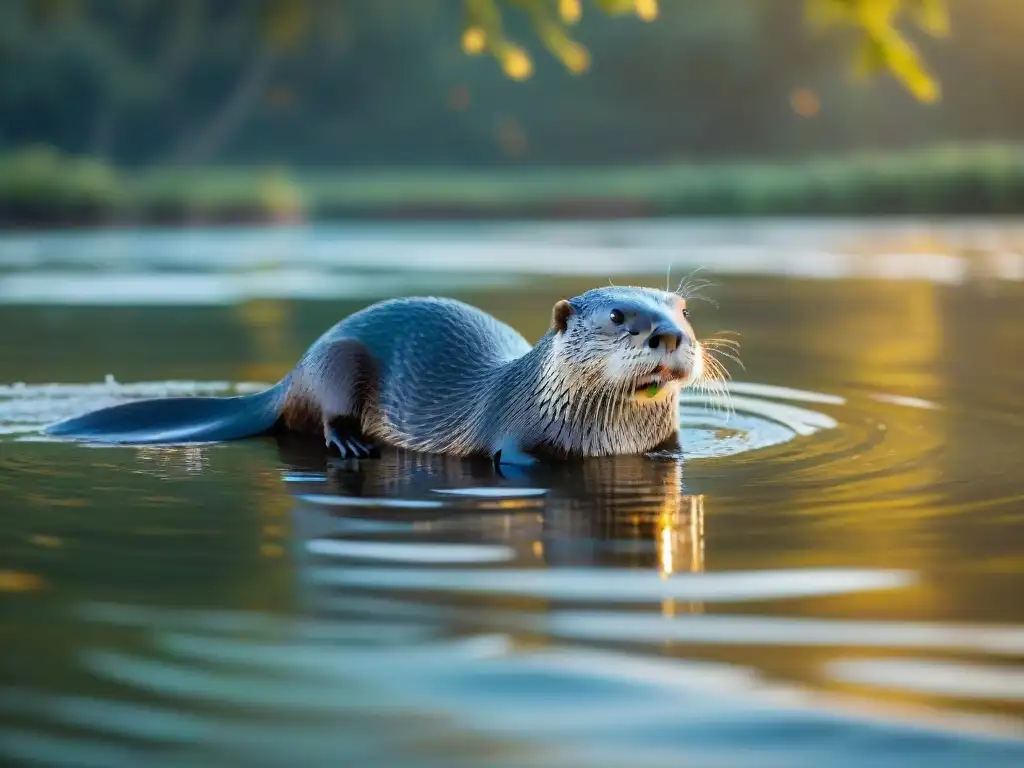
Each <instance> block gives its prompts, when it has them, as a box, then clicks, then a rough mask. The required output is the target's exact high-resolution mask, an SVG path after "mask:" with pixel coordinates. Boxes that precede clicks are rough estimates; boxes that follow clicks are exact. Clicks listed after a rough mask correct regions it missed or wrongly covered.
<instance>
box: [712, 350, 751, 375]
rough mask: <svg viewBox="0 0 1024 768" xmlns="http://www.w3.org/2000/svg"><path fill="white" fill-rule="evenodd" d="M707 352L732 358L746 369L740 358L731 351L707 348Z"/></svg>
mask: <svg viewBox="0 0 1024 768" xmlns="http://www.w3.org/2000/svg"><path fill="white" fill-rule="evenodd" d="M708 354H709V355H721V356H722V357H727V358H729V359H730V360H732V361H733V362H735V363H736V364H737V365H738V366H739V367H740V368H742V369H743V370H744V371H746V370H747V366H745V365H744V364H743V361H742V360H740V359H739V358H738V357H737V356H736V355H734V354H732V353H731V352H725V351H724V350H721V349H714V348H709V349H708Z"/></svg>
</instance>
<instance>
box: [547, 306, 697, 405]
mask: <svg viewBox="0 0 1024 768" xmlns="http://www.w3.org/2000/svg"><path fill="white" fill-rule="evenodd" d="M689 315H690V313H689V310H688V309H687V308H686V301H685V300H684V299H683V298H681V297H680V296H679V295H677V294H675V293H669V292H667V291H660V290H655V289H652V288H625V287H623V288H620V287H610V288H597V289H594V290H591V291H587V292H586V293H583V294H581V295H579V296H576V297H575V298H572V299H564V300H562V301H559V302H558V303H557V304H555V307H554V310H553V312H552V329H551V331H552V334H553V337H554V338H553V347H554V353H555V355H556V357H557V358H559V359H560V360H563V361H566V362H569V363H572V364H574V367H575V369H576V370H578V371H579V372H580V374H581V376H586V377H587V378H597V379H601V380H603V383H604V384H605V385H606V386H607V387H608V388H610V389H612V390H613V391H616V392H620V393H621V394H622V395H623V397H627V398H631V399H634V400H636V401H637V402H640V403H655V402H660V401H663V400H664V399H665V398H667V397H670V396H671V395H673V394H675V393H676V392H678V391H679V389H680V388H681V387H684V386H687V385H689V384H692V383H693V382H694V381H696V380H698V379H700V377H701V376H702V374H703V361H704V355H703V350H702V348H701V345H700V342H699V341H697V338H696V336H695V334H694V332H693V328H692V327H691V326H690V321H689Z"/></svg>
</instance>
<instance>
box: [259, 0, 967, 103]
mask: <svg viewBox="0 0 1024 768" xmlns="http://www.w3.org/2000/svg"><path fill="white" fill-rule="evenodd" d="M278 1H279V2H281V3H293V2H296V1H297V0H278ZM677 1H678V0H677ZM593 2H594V4H595V5H596V6H597V7H598V9H600V10H601V11H603V12H604V13H606V14H609V15H625V14H635V15H636V16H638V17H639V18H641V19H643V20H644V21H654V20H655V19H656V18H657V17H658V11H659V9H658V0H593ZM805 2H806V13H807V18H808V20H809V21H810V22H811V23H812V24H813V25H814V26H816V27H818V28H822V29H829V28H833V27H839V26H848V27H852V28H854V29H856V30H858V31H859V32H860V36H861V43H860V50H859V52H858V56H857V60H856V71H857V72H858V73H859V74H861V75H864V76H871V75H875V74H878V73H879V72H882V71H886V70H887V71H889V72H891V73H892V74H893V75H894V76H895V77H896V78H897V79H898V80H899V81H900V82H902V83H903V85H904V86H905V87H906V88H907V89H908V90H910V92H911V93H913V94H914V96H916V97H917V98H918V99H920V100H922V101H934V100H935V99H936V98H938V96H939V87H938V84H937V83H936V82H935V79H934V78H933V77H932V75H931V74H930V73H929V72H928V71H927V69H926V68H925V66H924V63H923V62H922V60H921V57H920V56H919V54H918V52H917V50H916V49H915V48H914V46H913V45H912V44H911V43H910V41H909V40H908V39H907V38H906V37H905V36H904V35H903V34H901V32H900V23H901V22H902V21H904V20H905V19H906V18H910V19H912V20H913V21H915V22H916V23H917V25H918V26H919V27H920V28H921V29H922V30H924V31H925V32H927V33H928V34H931V35H933V36H936V37H941V36H945V35H947V34H948V33H949V15H948V11H947V9H946V5H945V3H946V0H805ZM464 5H465V15H466V22H465V29H464V32H463V36H462V47H463V50H465V51H466V53H469V54H479V53H483V52H484V51H487V52H489V53H490V54H492V55H493V56H494V57H495V58H497V59H498V61H499V62H500V63H501V67H502V69H503V70H504V71H505V73H506V74H508V75H509V77H512V78H513V79H516V80H522V79H525V78H527V77H529V76H530V74H531V73H532V71H533V65H532V62H531V59H530V56H529V54H527V52H526V51H525V50H524V49H523V48H522V47H520V46H519V45H516V44H515V43H512V42H511V41H510V40H509V39H508V38H507V37H506V35H505V33H504V30H503V27H502V13H501V6H503V5H504V6H507V7H512V8H517V9H519V10H522V11H525V12H526V13H528V14H529V17H530V21H531V22H532V24H533V27H534V30H535V31H536V33H537V35H538V37H539V38H540V40H541V41H542V42H543V44H544V45H545V47H547V49H548V50H549V51H551V53H552V54H554V56H555V57H556V58H557V59H558V60H559V61H560V62H562V64H563V65H564V66H565V67H566V69H568V70H569V71H570V72H575V73H579V72H583V71H585V70H586V69H587V68H588V67H589V66H590V54H589V52H588V51H587V49H586V48H585V47H584V46H583V45H581V44H580V43H579V42H577V41H575V40H573V39H572V38H571V37H570V36H569V33H568V28H569V26H571V25H574V24H576V23H578V22H579V20H580V18H581V16H582V14H583V8H582V3H581V0H464Z"/></svg>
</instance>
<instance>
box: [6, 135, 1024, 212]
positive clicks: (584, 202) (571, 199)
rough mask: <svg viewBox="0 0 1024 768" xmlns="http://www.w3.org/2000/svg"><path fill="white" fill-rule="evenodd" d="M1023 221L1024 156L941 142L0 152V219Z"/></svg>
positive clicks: (1009, 149)
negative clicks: (705, 149) (686, 155)
mask: <svg viewBox="0 0 1024 768" xmlns="http://www.w3.org/2000/svg"><path fill="white" fill-rule="evenodd" d="M572 212H576V213H589V214H598V215H606V214H607V213H608V212H613V213H619V214H630V215H665V216H669V215H671V216H686V215H747V216H767V215H816V214H828V215H871V214H893V213H897V214H898V213H902V214H928V215H939V214H972V213H984V214H1016V215H1019V214H1021V213H1024V147H1019V146H998V145H992V146H983V147H973V148H970V149H965V148H961V147H939V148H935V149H929V150H920V151H916V152H905V153H859V154H856V155H853V156H849V157H845V158H840V159H835V158H833V159H815V160H808V161H805V162H800V163H790V164H782V163H770V164H769V163H761V164H750V163H743V164H741V163H724V164H721V163H716V164H701V165H696V164H675V165H671V164H669V165H660V166H646V167H625V168H622V167H620V168H607V169H577V170H567V169H564V168H547V169H529V170H527V169H520V170H514V171H461V172H460V171H452V170H450V169H447V170H437V171H427V170H424V171H419V172H417V171H414V170H407V171H396V172H392V173H382V172H379V171H376V172H362V173H361V172H352V171H337V172H316V173H314V172H308V173H305V174H302V175H298V176H294V177H290V176H289V175H287V174H286V173H284V172H283V171H280V170H267V169H261V168H252V169H247V168H207V169H193V170H186V169H181V168H174V169H162V170H150V171H143V172H136V173H131V172H127V171H123V170H122V171H114V170H112V169H110V168H108V167H106V166H104V165H103V164H101V163H99V162H97V161H94V160H88V159H81V158H73V157H66V156H61V155H59V154H57V153H56V152H53V151H52V150H48V149H45V148H32V149H28V150H24V151H21V152H17V153H14V154H11V155H7V156H0V222H8V223H17V224H35V225H41V224H50V225H52V224H98V223H110V222H136V223H164V224H183V223H184V224H187V223H205V222H242V221H253V222H261V221H282V220H285V221H292V220H296V219H299V218H312V219H334V218H346V217H361V216H407V215H417V214H422V215H439V216H456V217H458V216H469V217H487V216H497V217H505V216H513V217H514V216H545V215H553V214H565V213H572Z"/></svg>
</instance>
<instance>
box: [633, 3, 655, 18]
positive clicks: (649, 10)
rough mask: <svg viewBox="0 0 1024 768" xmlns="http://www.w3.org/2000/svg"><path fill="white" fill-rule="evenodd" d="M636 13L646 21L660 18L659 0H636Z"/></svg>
mask: <svg viewBox="0 0 1024 768" xmlns="http://www.w3.org/2000/svg"><path fill="white" fill-rule="evenodd" d="M636 15H637V16H639V17H640V18H641V19H643V20H644V21H654V20H655V19H657V18H658V0H636Z"/></svg>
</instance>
